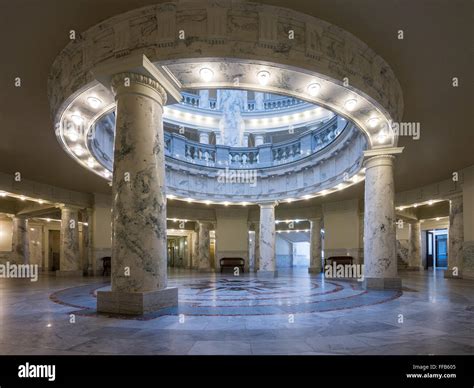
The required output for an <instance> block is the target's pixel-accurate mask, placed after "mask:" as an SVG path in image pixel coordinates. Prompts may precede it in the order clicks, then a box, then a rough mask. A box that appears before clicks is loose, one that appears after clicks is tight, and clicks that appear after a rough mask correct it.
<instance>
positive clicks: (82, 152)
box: [73, 146, 84, 156]
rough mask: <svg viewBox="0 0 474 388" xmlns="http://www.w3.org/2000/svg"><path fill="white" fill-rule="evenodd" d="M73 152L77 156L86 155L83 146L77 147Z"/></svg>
mask: <svg viewBox="0 0 474 388" xmlns="http://www.w3.org/2000/svg"><path fill="white" fill-rule="evenodd" d="M73 152H74V153H75V154H76V155H77V156H82V155H83V154H84V148H82V147H81V146H76V147H74V149H73Z"/></svg>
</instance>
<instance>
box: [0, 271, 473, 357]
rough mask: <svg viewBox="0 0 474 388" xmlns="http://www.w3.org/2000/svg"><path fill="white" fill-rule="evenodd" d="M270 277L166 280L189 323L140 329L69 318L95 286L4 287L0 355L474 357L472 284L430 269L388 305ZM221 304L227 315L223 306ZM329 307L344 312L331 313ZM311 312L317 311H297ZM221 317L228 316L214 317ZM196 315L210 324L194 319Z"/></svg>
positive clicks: (311, 280)
mask: <svg viewBox="0 0 474 388" xmlns="http://www.w3.org/2000/svg"><path fill="white" fill-rule="evenodd" d="M279 275H280V276H279V278H278V279H270V280H271V281H269V280H268V279H265V281H262V280H261V279H256V278H255V277H254V276H252V275H251V274H245V276H244V275H242V276H241V277H239V278H235V277H234V276H228V275H225V276H224V275H220V274H214V275H209V274H198V273H197V272H196V271H189V270H179V271H171V272H170V285H173V286H179V288H180V302H179V306H178V307H177V308H178V309H179V308H183V309H185V310H186V311H188V312H189V313H190V315H188V314H186V313H184V314H183V315H181V316H180V315H179V314H176V313H172V314H171V315H164V316H158V317H155V318H153V319H148V320H143V319H133V318H132V319H130V317H129V319H121V318H113V317H108V316H107V315H95V314H90V315H87V316H82V315H77V314H80V313H79V312H78V311H79V310H81V307H79V306H83V305H85V304H87V303H89V302H91V303H92V306H94V303H95V301H94V299H95V298H94V296H93V295H91V294H90V292H88V290H89V289H95V288H97V287H104V280H103V278H101V277H96V278H56V277H54V276H50V275H48V274H47V273H43V274H41V276H40V278H39V281H38V282H36V283H32V282H27V283H26V284H25V282H23V281H21V280H20V279H9V280H5V279H4V281H2V282H0V297H1V299H2V301H4V303H3V307H2V309H3V310H2V311H3V315H2V324H1V327H0V354H2V355H7V354H8V355H13V354H24V355H35V354H37V355H46V354H57V355H63V354H64V355H68V354H78V355H86V354H97V355H99V354H115V355H118V354H136V355H139V354H147V355H148V354H150V355H151V354H162V355H164V354H219V355H220V354H231V355H237V354H299V355H304V354H347V355H350V354H354V355H364V354H374V355H379V354H380V355H387V354H400V355H403V354H405V355H417V354H425V355H427V354H435V355H437V354H446V355H448V354H450V355H452V354H467V355H468V354H473V353H474V335H473V333H472V314H473V312H472V306H474V282H473V281H472V280H466V279H456V280H454V279H445V278H443V274H442V272H441V271H433V270H430V271H420V272H418V271H417V272H404V273H402V276H403V284H405V286H406V288H405V289H404V290H403V294H402V295H401V296H399V297H397V298H394V299H390V298H387V297H386V296H387V295H393V291H392V292H385V291H384V292H380V291H369V292H367V293H366V294H363V295H358V296H356V295H357V294H359V293H360V292H361V291H360V290H358V289H356V290H353V289H352V287H351V283H348V282H342V281H331V282H330V283H328V282H326V281H325V280H324V278H323V276H322V274H319V275H318V276H315V275H310V274H308V273H307V271H306V270H305V269H304V270H301V271H300V272H297V271H293V272H290V271H289V272H287V273H284V272H283V271H280V273H279ZM332 283H337V284H339V285H340V286H339V287H338V286H336V285H334V284H332ZM51 294H53V295H51ZM54 294H55V295H56V296H57V298H63V299H64V298H67V301H68V303H69V302H71V301H73V304H75V305H76V306H70V305H68V304H59V303H55V301H56V302H59V301H60V300H59V299H57V298H54ZM50 296H51V299H50ZM214 296H217V297H214ZM229 299H230V300H229ZM213 301H215V302H216V306H215V307H214V306H213V305H212V303H213ZM377 301H378V302H381V303H378V304H376V303H375V302H377ZM194 302H197V305H196V306H195V307H193V303H194ZM279 302H280V304H279ZM361 302H363V303H365V304H364V305H361ZM228 303H231V304H232V305H233V307H225V306H226V305H227V306H228ZM265 305H267V306H265ZM338 305H339V307H346V308H344V309H342V310H338V309H335V308H336V307H337V306H338ZM324 307H326V310H327V311H322V310H324ZM312 309H317V310H319V311H318V312H303V311H304V310H306V311H311V310H312ZM225 310H227V312H229V311H231V310H233V313H234V315H232V316H230V315H220V313H222V312H225ZM199 311H206V312H207V313H208V314H210V315H196V313H199ZM73 312H78V313H77V314H76V323H70V319H69V315H70V314H71V313H73ZM399 314H403V316H404V321H403V323H400V322H399Z"/></svg>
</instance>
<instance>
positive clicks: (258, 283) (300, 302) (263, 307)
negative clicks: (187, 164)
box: [51, 275, 401, 319]
mask: <svg viewBox="0 0 474 388" xmlns="http://www.w3.org/2000/svg"><path fill="white" fill-rule="evenodd" d="M170 286H175V287H178V288H179V305H178V306H177V307H172V308H164V309H161V310H160V311H157V312H154V313H151V314H147V315H145V316H142V317H139V318H138V319H153V318H156V317H160V316H164V315H180V314H185V315H188V316H189V315H191V316H193V315H195V316H202V315H203V316H242V315H276V314H296V313H297V314H302V313H316V312H326V311H336V310H344V309H353V308H357V307H364V306H370V305H374V304H380V303H384V302H387V301H390V300H393V299H395V298H398V297H399V296H400V295H401V292H398V291H375V290H370V291H366V290H363V289H362V288H361V285H360V284H359V283H348V282H343V281H332V280H331V281H328V280H324V279H323V278H318V279H312V278H310V277H282V278H277V279H265V280H262V279H257V278H254V277H252V276H251V275H247V276H246V277H238V278H236V277H229V276H222V275H213V276H212V278H211V279H196V280H191V281H190V280H188V279H186V280H180V279H175V280H174V281H172V282H170ZM109 289H110V286H108V285H105V284H100V285H97V284H90V285H86V286H79V287H72V288H68V289H65V290H61V291H58V292H55V293H54V294H53V295H51V300H53V301H55V302H57V303H61V304H64V305H67V306H71V307H76V308H79V309H80V310H79V311H77V312H76V313H78V314H80V315H95V314H97V312H96V295H97V291H101V290H109Z"/></svg>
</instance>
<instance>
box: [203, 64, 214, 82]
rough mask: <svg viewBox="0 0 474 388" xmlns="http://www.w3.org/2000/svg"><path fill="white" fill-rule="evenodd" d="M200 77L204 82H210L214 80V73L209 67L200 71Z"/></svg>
mask: <svg viewBox="0 0 474 388" xmlns="http://www.w3.org/2000/svg"><path fill="white" fill-rule="evenodd" d="M199 76H200V77H201V79H202V80H203V81H204V82H210V81H212V79H213V78H214V72H213V71H212V70H211V69H209V68H207V67H203V68H202V69H201V70H199Z"/></svg>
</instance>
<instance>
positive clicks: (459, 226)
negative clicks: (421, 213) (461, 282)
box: [445, 196, 464, 278]
mask: <svg viewBox="0 0 474 388" xmlns="http://www.w3.org/2000/svg"><path fill="white" fill-rule="evenodd" d="M463 213H464V211H463V197H462V196H456V197H453V198H451V199H450V201H449V231H448V269H447V270H446V271H445V277H452V278H462V267H463V242H464V221H463Z"/></svg>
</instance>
